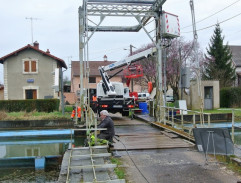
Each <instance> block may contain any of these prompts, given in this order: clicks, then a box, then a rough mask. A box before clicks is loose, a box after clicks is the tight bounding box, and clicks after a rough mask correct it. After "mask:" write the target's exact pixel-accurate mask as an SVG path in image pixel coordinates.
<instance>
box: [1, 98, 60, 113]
mask: <svg viewBox="0 0 241 183" xmlns="http://www.w3.org/2000/svg"><path fill="white" fill-rule="evenodd" d="M59 103H60V102H59V100H58V99H37V100H1V101H0V111H7V112H19V111H26V112H31V111H38V112H53V111H57V110H59Z"/></svg>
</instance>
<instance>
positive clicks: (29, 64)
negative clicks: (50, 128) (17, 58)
mask: <svg viewBox="0 0 241 183" xmlns="http://www.w3.org/2000/svg"><path fill="white" fill-rule="evenodd" d="M37 72H38V61H37V60H30V59H24V60H23V73H27V74H29V73H37Z"/></svg>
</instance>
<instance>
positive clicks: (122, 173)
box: [110, 157, 125, 179]
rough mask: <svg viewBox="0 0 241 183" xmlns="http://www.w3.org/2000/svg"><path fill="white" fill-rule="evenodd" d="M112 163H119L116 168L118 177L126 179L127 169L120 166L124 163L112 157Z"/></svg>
mask: <svg viewBox="0 0 241 183" xmlns="http://www.w3.org/2000/svg"><path fill="white" fill-rule="evenodd" d="M110 160H111V163H113V164H117V167H116V168H115V169H114V171H115V173H116V175H117V177H118V179H125V169H124V168H122V167H119V166H120V165H122V162H121V161H120V160H119V159H117V158H113V157H112V158H111V159H110Z"/></svg>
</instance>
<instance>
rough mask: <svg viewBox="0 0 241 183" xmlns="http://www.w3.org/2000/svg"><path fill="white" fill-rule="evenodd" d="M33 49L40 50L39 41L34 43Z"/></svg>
mask: <svg viewBox="0 0 241 183" xmlns="http://www.w3.org/2000/svg"><path fill="white" fill-rule="evenodd" d="M33 47H34V48H37V49H39V43H38V41H35V42H34V43H33Z"/></svg>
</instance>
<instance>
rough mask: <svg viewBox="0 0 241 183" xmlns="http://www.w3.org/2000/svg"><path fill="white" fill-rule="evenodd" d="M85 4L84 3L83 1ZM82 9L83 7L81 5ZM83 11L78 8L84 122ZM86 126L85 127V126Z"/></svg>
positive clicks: (81, 100) (82, 114) (81, 95)
mask: <svg viewBox="0 0 241 183" xmlns="http://www.w3.org/2000/svg"><path fill="white" fill-rule="evenodd" d="M83 3H85V1H83ZM83 7H85V6H84V5H83ZM83 37H84V11H83V9H81V7H80V8H79V61H80V107H81V117H82V118H81V121H83V120H84V117H83V116H84V113H83V111H84V96H83V95H84V87H83V61H84V60H83V59H84V55H83V53H84V51H83V49H84V42H83ZM86 126H87V125H86Z"/></svg>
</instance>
